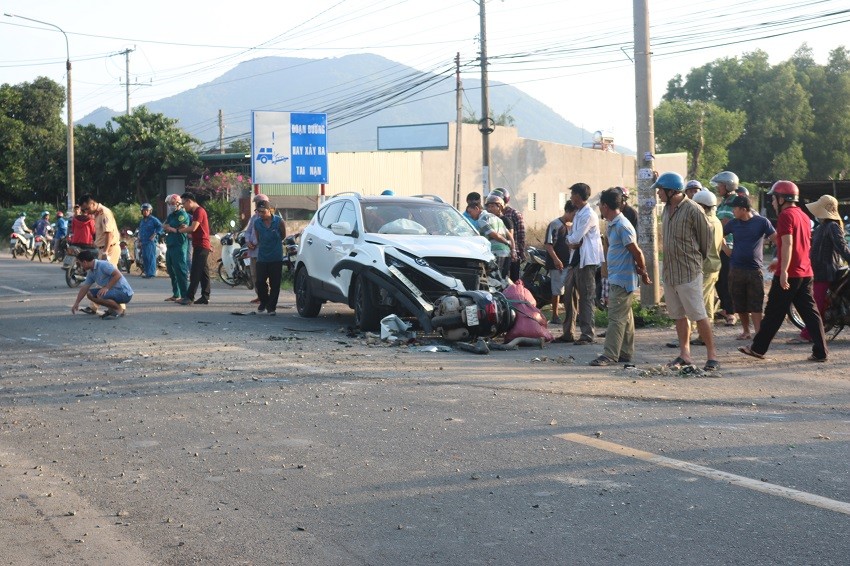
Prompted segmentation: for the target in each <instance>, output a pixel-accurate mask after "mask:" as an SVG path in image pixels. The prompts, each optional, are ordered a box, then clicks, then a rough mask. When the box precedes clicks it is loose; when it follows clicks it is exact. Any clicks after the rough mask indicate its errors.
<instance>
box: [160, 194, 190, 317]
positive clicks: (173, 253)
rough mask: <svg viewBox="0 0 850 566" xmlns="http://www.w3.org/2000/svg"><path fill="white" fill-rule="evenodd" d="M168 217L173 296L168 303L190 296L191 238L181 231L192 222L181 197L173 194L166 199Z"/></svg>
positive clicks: (167, 258)
mask: <svg viewBox="0 0 850 566" xmlns="http://www.w3.org/2000/svg"><path fill="white" fill-rule="evenodd" d="M165 204H166V206H167V207H168V217H167V218H166V219H165V224H164V225H163V230H164V231H165V234H166V236H165V246H166V251H165V269H166V271H168V276H169V277H170V278H171V296H170V297H168V298H167V299H165V300H166V301H179V300H181V299H185V298H187V297H188V296H189V262H188V261H187V258H188V256H189V236H188V234H183V233H181V232H180V231H179V228H180V227H181V226H188V225H189V223H190V222H191V221H192V218H191V217H190V216H189V213H188V212H186V211H185V210H183V201H182V200H181V199H180V195H178V194H172V195H168V196H167V197H166V198H165Z"/></svg>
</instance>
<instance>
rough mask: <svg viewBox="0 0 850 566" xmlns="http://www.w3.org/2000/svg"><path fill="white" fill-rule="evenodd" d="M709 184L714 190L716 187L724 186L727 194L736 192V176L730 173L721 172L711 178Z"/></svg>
mask: <svg viewBox="0 0 850 566" xmlns="http://www.w3.org/2000/svg"><path fill="white" fill-rule="evenodd" d="M710 182H711V186H712V187H714V188H717V185H724V186H725V187H726V191H727V192H729V193H734V192H735V191H737V190H738V176H737V175H736V174H734V173H733V172H731V171H721V172H720V173H718V174H717V175H715V176H714V177H712V178H711V181H710Z"/></svg>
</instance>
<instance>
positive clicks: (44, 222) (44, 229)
mask: <svg viewBox="0 0 850 566" xmlns="http://www.w3.org/2000/svg"><path fill="white" fill-rule="evenodd" d="M49 228H50V213H49V212H48V211H46V210H45V211H44V212H42V213H41V218H39V219H38V222H36V223H35V230H33V232H34V233H35V235H36V236H41V237H42V239H43V240H44V241H46V242H47V243H48V245H49V244H50V241H51V240H52V239H53V238H51V237H50V234H49V233H48V229H49Z"/></svg>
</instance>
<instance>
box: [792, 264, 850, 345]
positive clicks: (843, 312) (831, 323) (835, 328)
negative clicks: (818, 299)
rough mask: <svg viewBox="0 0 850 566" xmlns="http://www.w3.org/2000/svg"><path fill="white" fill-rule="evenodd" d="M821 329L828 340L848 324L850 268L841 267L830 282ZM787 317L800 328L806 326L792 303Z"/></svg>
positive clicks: (849, 323) (833, 338) (849, 321)
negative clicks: (837, 274) (836, 276)
mask: <svg viewBox="0 0 850 566" xmlns="http://www.w3.org/2000/svg"><path fill="white" fill-rule="evenodd" d="M821 318H823V330H824V332H826V334H827V336H829V339H830V340H835V337H836V336H838V334H839V333H840V332H841V331H842V330H844V327H845V326H850V269H842V270H841V273H840V274H839V276H838V279H837V280H835V281H833V282H832V283H830V285H829V291H827V293H826V308H824V311H823V317H821ZM788 319H789V320H790V321H791V322H792V323H793V324H794V326H796V327H797V328H799V329H800V330H802V329H803V328H805V327H806V323H805V322H803V318H802V317H801V316H800V313H798V312H797V309H795V308H794V305H791V307H790V308H789V309H788Z"/></svg>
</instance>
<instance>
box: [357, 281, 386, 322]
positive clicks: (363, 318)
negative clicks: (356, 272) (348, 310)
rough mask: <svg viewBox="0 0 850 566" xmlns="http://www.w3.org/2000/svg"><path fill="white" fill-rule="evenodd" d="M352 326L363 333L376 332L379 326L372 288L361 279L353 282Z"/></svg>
mask: <svg viewBox="0 0 850 566" xmlns="http://www.w3.org/2000/svg"><path fill="white" fill-rule="evenodd" d="M354 324H355V325H356V326H357V327H358V328H360V330H363V331H371V330H378V329H379V328H380V326H381V313H380V309H379V308H378V304H377V301H376V300H375V289H374V286H373V285H372V284H371V283H370V282H369V281H366V280H364V279H363V278H362V277H358V278H357V280H356V281H355V282H354Z"/></svg>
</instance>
